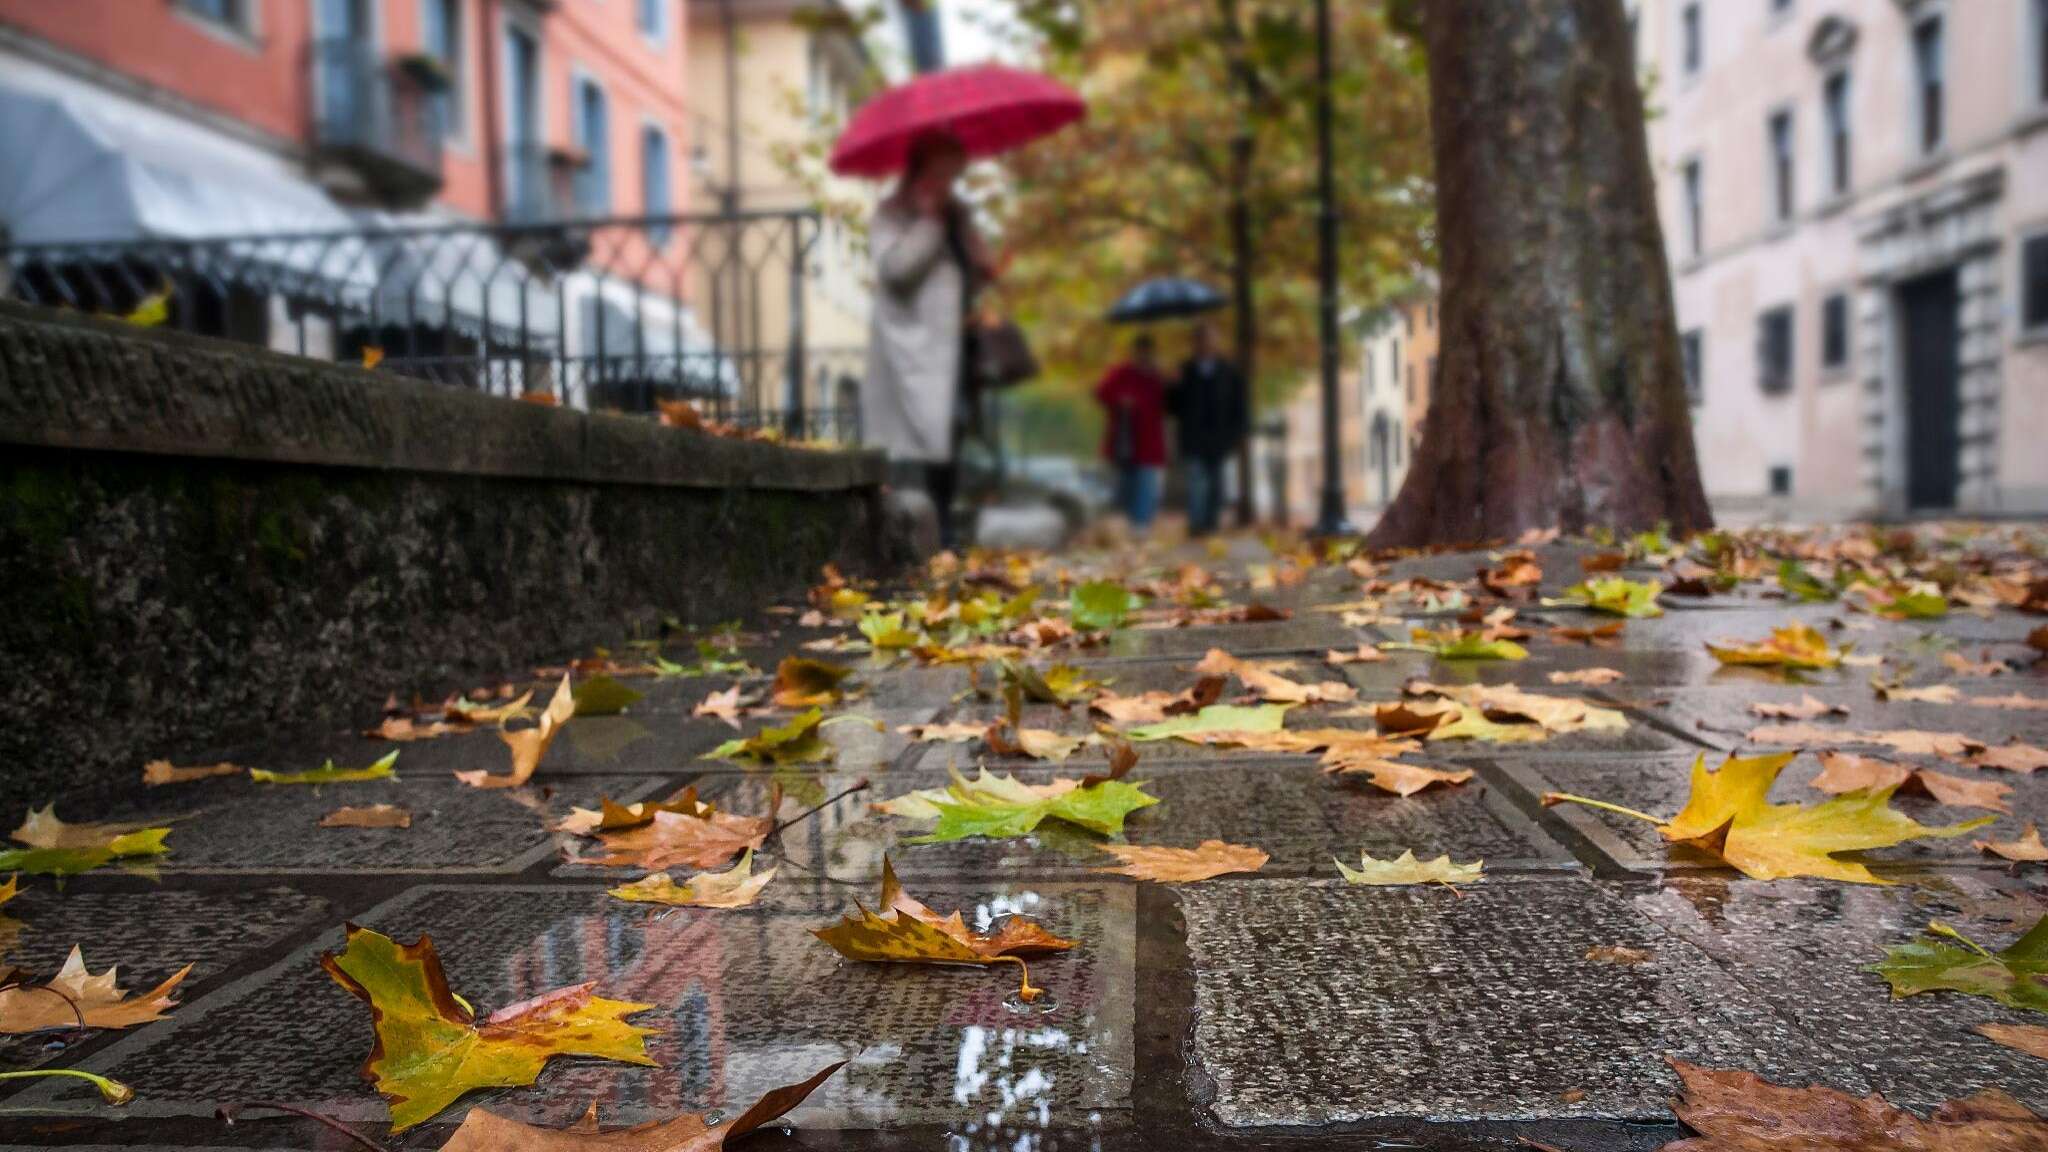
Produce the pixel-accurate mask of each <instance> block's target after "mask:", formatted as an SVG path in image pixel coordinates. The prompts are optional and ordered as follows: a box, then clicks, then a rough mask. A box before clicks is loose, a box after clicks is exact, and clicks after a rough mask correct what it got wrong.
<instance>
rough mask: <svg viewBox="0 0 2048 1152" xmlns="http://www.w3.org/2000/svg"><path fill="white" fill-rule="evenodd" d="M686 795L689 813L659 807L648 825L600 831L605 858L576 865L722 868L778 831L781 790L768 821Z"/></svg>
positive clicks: (577, 861) (583, 860)
mask: <svg viewBox="0 0 2048 1152" xmlns="http://www.w3.org/2000/svg"><path fill="white" fill-rule="evenodd" d="M695 801H696V797H695V795H694V793H691V792H689V791H687V790H686V792H685V793H684V800H683V802H682V803H683V804H684V805H686V806H687V807H686V810H682V811H678V810H676V809H675V808H673V807H657V808H656V809H655V810H654V812H653V818H652V819H650V820H648V821H647V822H646V823H644V824H636V825H632V826H628V827H617V828H612V829H599V830H598V831H597V837H598V840H599V841H600V842H601V843H602V844H603V845H604V848H605V855H603V856H600V857H595V858H589V857H583V858H575V859H572V860H571V861H570V863H572V864H594V865H597V866H599V867H604V868H645V869H648V870H649V871H660V870H663V869H667V868H672V867H675V866H676V865H683V866H686V867H690V868H716V867H719V866H720V865H723V864H725V863H726V862H727V861H729V860H731V859H732V858H733V857H735V856H738V855H740V854H741V853H743V852H750V851H753V850H754V849H757V848H759V847H760V846H761V843H762V841H764V840H766V839H767V838H768V833H769V832H771V831H773V830H774V827H775V812H776V809H777V808H778V807H780V805H781V801H782V796H781V792H780V790H777V791H775V792H772V793H771V794H770V798H769V802H768V815H766V816H740V815H737V814H735V813H731V812H719V811H717V810H715V809H713V808H711V807H710V806H709V805H702V804H697V803H696V802H695Z"/></svg>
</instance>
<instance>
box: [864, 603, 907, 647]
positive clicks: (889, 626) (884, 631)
mask: <svg viewBox="0 0 2048 1152" xmlns="http://www.w3.org/2000/svg"><path fill="white" fill-rule="evenodd" d="M860 634H861V635H863V636H865V637H867V638H868V643H869V644H872V645H874V647H875V650H876V651H877V652H888V651H892V650H899V649H903V648H914V647H916V646H917V643H918V640H919V639H920V636H919V635H918V633H916V632H913V631H910V630H909V629H906V628H905V627H904V626H903V613H901V612H892V613H890V614H888V615H883V614H882V613H880V612H870V613H868V614H867V615H865V616H862V617H861V618H860Z"/></svg>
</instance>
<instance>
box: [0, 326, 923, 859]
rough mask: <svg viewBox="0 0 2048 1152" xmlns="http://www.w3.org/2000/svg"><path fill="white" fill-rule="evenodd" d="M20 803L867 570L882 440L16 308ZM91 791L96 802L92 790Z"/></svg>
mask: <svg viewBox="0 0 2048 1152" xmlns="http://www.w3.org/2000/svg"><path fill="white" fill-rule="evenodd" d="M0 457H4V459H0V491H4V494H5V495H4V500H0V589H4V590H5V595H6V604H7V610H6V611H5V612H4V613H0V661H4V662H5V667H6V669H7V674H6V676H5V678H4V681H0V714H4V715H5V716H7V717H8V721H7V722H6V723H5V724H0V818H7V819H11V818H12V817H11V813H13V812H15V811H17V810H19V809H20V807H21V806H22V805H23V804H25V803H29V802H36V803H40V802H42V801H44V800H45V799H47V798H51V797H54V796H57V795H59V794H62V793H65V792H69V791H77V790H80V789H81V788H89V787H91V786H94V785H99V786H113V785H115V784H117V783H118V784H122V785H129V784H132V781H133V780H134V779H135V776H136V773H137V772H138V771H139V769H140V767H141V765H142V763H143V762H144V761H146V760H148V759H151V758H154V757H159V756H161V757H169V758H172V759H177V760H185V759H191V758H195V757H203V756H208V755H215V754H219V753H221V752H224V751H227V750H230V749H232V748H234V747H235V746H237V745H241V744H245V743H250V742H254V741H256V740H258V739H262V738H272V737H276V736H279V735H283V734H290V733H294V732H304V733H311V732H315V731H328V730H334V729H337V728H343V727H347V726H350V725H359V724H361V723H363V722H365V720H367V719H373V718H374V716H375V712H376V704H377V703H378V702H379V701H381V700H383V699H384V697H385V695H386V694H387V693H389V692H392V691H397V692H400V693H402V694H403V693H408V692H414V691H417V692H419V693H421V694H422V695H424V696H429V697H435V696H438V694H440V693H444V692H446V691H449V690H451V689H458V688H462V687H465V686H468V685H472V684H474V683H480V682H484V681H487V680H490V679H491V678H494V677H503V676H506V675H508V674H517V673H520V672H522V671H523V670H526V669H529V668H530V667H531V666H532V665H534V664H536V663H539V662H545V661H556V660H560V659H563V658H565V657H568V656H571V655H575V654H578V653H584V652H587V651H588V650H589V649H590V648H591V647H592V646H593V645H597V644H616V643H618V642H619V641H621V640H622V639H625V638H628V637H631V636H636V635H638V636H647V635H654V634H656V632H657V631H658V630H659V629H660V628H661V627H662V625H663V622H664V621H677V622H682V623H686V624H687V623H708V622H714V621H718V620H722V619H728V618H732V617H737V616H744V615H747V614H749V613H751V612H753V611H755V610H758V609H759V608H760V607H761V606H763V605H764V604H765V603H767V602H768V601H769V600H770V599H772V598H779V597H784V596H788V595H790V594H793V593H796V592H797V591H799V590H800V589H802V588H803V587H804V586H805V585H806V584H808V583H809V582H810V581H811V580H812V579H813V578H814V577H815V575H816V573H817V571H818V568H819V566H820V565H822V564H823V563H825V562H826V561H828V560H832V561H836V562H838V563H839V564H841V566H842V567H846V568H849V569H852V570H856V571H858V570H863V569H872V568H874V567H875V566H877V565H878V564H879V563H880V562H881V560H882V557H881V555H880V551H879V550H880V547H881V544H880V541H881V540H882V539H883V538H884V536H885V533H883V532H882V531H881V530H880V520H881V511H880V501H879V498H878V493H879V484H880V481H881V477H882V468H881V463H880V461H879V459H878V458H876V457H874V456H873V455H870V454H865V453H817V452H805V451H797V450H790V449H783V448H777V447H774V446H771V445H764V444H752V443H743V442H738V441H732V440H724V439H718V438H714V437H710V436H706V435H703V434H701V433H695V432H684V431H679V430H675V429H668V428H662V427H660V426H658V425H655V424H653V423H650V422H647V421H644V420H634V419H626V418H620V417H607V416H590V415H585V414H582V413H577V412H568V411H561V410H556V409H549V408H542V407H537V406H534V405H528V404H521V403H518V402H515V401H509V400H501V399H496V398H492V397H486V396H480V395H476V394H473V393H468V392H462V391H456V390H452V389H445V388H437V387H433V386H428V385H422V384H417V383H414V382H411V381H407V380H403V379H399V378H395V377H392V376H390V375H388V374H378V373H365V372H361V371H358V370H355V369H352V368H347V367H335V366H332V365H322V364H315V363H311V362H308V361H304V360H299V359H294V358H288V357H281V356H275V355H272V354H269V353H266V352H262V351H260V350H254V349H248V348H243V347H240V346H235V345H227V344H221V343H218V342H214V341H206V340H198V339H193V338H188V337H183V336H181V335H179V334H176V333H155V332H138V331H135V330H132V329H126V328H123V327H120V326H117V325H109V324H105V323H101V322H97V321H91V320H82V319H76V318H54V319H53V318H52V317H50V316H49V315H48V314H46V313H37V312H30V311H27V310H24V309H21V308H19V307H15V306H12V305H0ZM94 790H97V789H94Z"/></svg>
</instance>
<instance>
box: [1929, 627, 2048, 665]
mask: <svg viewBox="0 0 2048 1152" xmlns="http://www.w3.org/2000/svg"><path fill="white" fill-rule="evenodd" d="M2039 631H2042V632H2048V628H2042V629H2039ZM1941 663H1942V666H1943V667H1945V668H1947V669H1948V670H1949V671H1951V672H1954V673H1955V674H1956V675H1958V676H2003V675H2005V674H2006V673H2008V672H2010V671H2012V666H2011V665H2009V664H2007V663H2006V662H2005V661H2003V660H1991V659H1985V660H1982V661H1975V660H1971V659H1970V658H1969V657H1968V656H1965V655H1963V654H1962V653H1961V652H1943V653H1942V654H1941Z"/></svg>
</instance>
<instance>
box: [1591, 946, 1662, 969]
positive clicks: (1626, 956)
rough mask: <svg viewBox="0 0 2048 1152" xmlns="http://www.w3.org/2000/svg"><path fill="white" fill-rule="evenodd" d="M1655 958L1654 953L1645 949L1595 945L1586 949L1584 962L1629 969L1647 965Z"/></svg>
mask: <svg viewBox="0 0 2048 1152" xmlns="http://www.w3.org/2000/svg"><path fill="white" fill-rule="evenodd" d="M1655 958H1656V953H1654V952H1651V951H1650V950H1649V949H1647V948H1630V947H1628V946H1627V945H1625V944H1597V945H1595V946H1593V947H1591V948H1588V949H1586V960H1587V961H1588V962H1589V963H1593V964H1618V965H1621V966H1622V967H1631V966H1634V965H1637V964H1647V963H1649V962H1650V961H1651V960H1653V959H1655Z"/></svg>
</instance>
